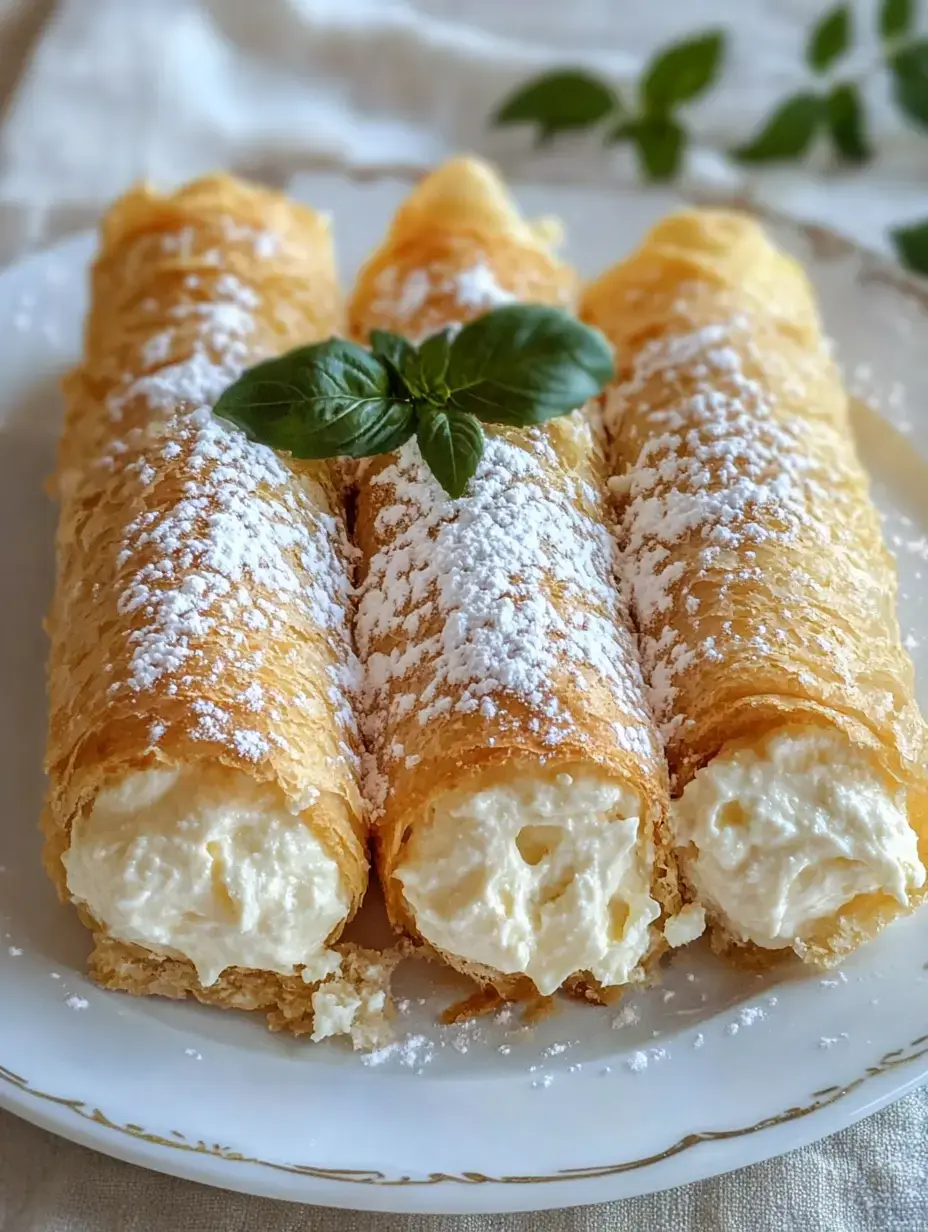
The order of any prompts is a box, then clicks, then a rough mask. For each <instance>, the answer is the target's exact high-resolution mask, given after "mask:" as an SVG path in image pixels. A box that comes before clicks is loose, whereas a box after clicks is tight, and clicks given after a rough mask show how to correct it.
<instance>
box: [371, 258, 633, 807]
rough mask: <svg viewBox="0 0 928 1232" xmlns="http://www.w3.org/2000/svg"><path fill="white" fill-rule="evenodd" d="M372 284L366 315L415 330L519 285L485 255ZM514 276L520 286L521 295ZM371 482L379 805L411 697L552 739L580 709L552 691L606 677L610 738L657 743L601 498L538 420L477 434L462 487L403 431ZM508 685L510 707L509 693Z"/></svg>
mask: <svg viewBox="0 0 928 1232" xmlns="http://www.w3.org/2000/svg"><path fill="white" fill-rule="evenodd" d="M375 289H376V292H377V296H376V297H375V298H374V300H373V302H372V304H371V306H370V310H369V315H370V318H371V319H372V320H373V319H377V320H378V321H383V322H384V323H385V324H387V325H388V327H389V326H398V327H400V328H403V327H404V326H405V327H406V328H407V332H409V331H408V326H409V324H410V323H411V322H412V319H413V318H414V317H415V318H416V326H417V332H418V334H419V335H420V336H421V334H422V333H423V332H425V333H427V332H431V331H432V330H437V329H440V328H442V327H447V326H449V325H455V324H458V323H459V322H460V321H463V320H469V319H471V318H473V317H474V316H476V315H479V313H480V312H481V311H484V310H486V309H488V308H491V307H493V306H494V305H496V304H500V303H505V302H509V301H511V300H513V299H514V298H515V296H514V295H512V294H511V293H510V292H509V291H508V290H506V289H505V288H503V287H501V286H500V284H499V283H498V282H497V280H496V277H495V274H494V273H493V271H492V270H491V268H490V267H489V265H488V264H487V263H486V262H485V261H484V260H483V259H479V260H477V261H476V262H475V263H474V264H473V265H472V266H470V267H468V268H466V269H465V270H463V271H460V270H450V269H444V268H442V267H441V266H440V265H439V266H437V267H435V268H430V269H428V270H412V271H406V272H402V271H400V270H398V269H397V268H394V267H388V268H387V269H386V270H384V271H382V272H381V273H380V275H379V277H378V280H377V283H376V288H375ZM546 290H547V291H548V293H550V287H546ZM522 291H523V294H522V295H521V296H520V298H524V299H531V298H532V294H531V290H530V289H529V288H522ZM443 297H444V299H445V302H444V304H443V303H442V299H443ZM448 298H450V300H451V307H450V308H449V305H448V303H447V299H448ZM433 302H434V304H435V308H434V310H433V309H432V308H431V307H430V305H432V304H433ZM370 323H371V321H369V322H368V324H370ZM570 422H571V424H572V430H573V431H574V433H575V434H576V441H577V446H578V448H579V449H581V450H582V449H584V448H590V449H591V448H592V440H591V435H590V428H589V425H588V423H587V421H586V420H585V418H584V417H583V413H582V412H575V414H574V416H573V417H572V420H571V421H570ZM369 482H370V483H371V484H372V485H374V486H375V487H376V488H378V489H380V492H379V493H378V496H380V495H381V494H382V495H383V496H384V497H386V498H387V503H386V504H385V505H384V506H383V507H382V508H381V509H380V510H379V512H378V514H377V522H376V527H375V531H376V533H377V541H378V544H379V547H378V550H377V551H376V552H375V553H374V555H373V557H372V559H371V560H370V562H369V565H368V571H367V575H366V577H365V579H364V582H363V585H362V588H361V598H360V604H359V609H358V615H357V623H356V635H357V641H358V649H359V653H360V655H361V658H362V661H363V662H364V665H365V702H364V711H365V715H366V719H365V727H366V731H365V734H366V736H367V738H368V744H369V747H370V748H372V750H373V754H374V755H373V756H372V758H371V759H370V766H369V771H368V774H367V776H366V777H367V784H366V787H367V794H368V797H369V799H370V800H371V802H372V803H373V804H374V806H375V808H380V807H382V805H383V803H384V800H385V797H386V792H387V783H388V779H389V771H390V766H391V764H392V763H393V762H395V761H400V760H402V762H403V764H404V765H405V766H406V767H407V768H410V767H411V766H413V765H415V764H416V762H415V761H413V760H412V759H413V758H415V757H416V755H415V754H414V753H413V752H412V750H410V751H409V752H406V750H405V749H403V747H402V743H401V742H400V741H398V740H397V739H396V727H397V724H398V723H400V722H401V721H403V720H405V719H407V718H408V716H410V715H411V714H412V713H413V711H416V712H417V720H418V723H419V725H420V727H425V726H427V725H428V724H430V723H432V722H434V721H435V720H436V719H440V718H441V717H442V716H452V715H455V714H460V715H464V714H471V713H474V712H479V713H480V714H482V715H483V716H484V717H485V718H486V719H487V720H491V721H494V722H495V723H496V724H497V725H498V726H499V727H500V728H501V729H513V730H514V729H517V728H518V727H519V726H520V724H521V725H523V726H525V727H526V728H527V729H528V730H530V731H531V732H532V734H533V736H534V737H535V738H536V739H541V740H542V741H543V742H545V743H546V744H549V745H550V746H552V748H554V747H556V746H557V745H558V744H559V743H561V742H562V741H564V740H565V739H567V738H569V737H571V736H573V735H575V733H576V731H577V730H578V727H579V726H580V724H581V723H582V721H583V716H582V715H580V714H573V713H568V711H567V710H566V709H565V708H564V705H563V704H562V702H561V700H560V697H561V696H562V694H563V684H564V682H565V680H566V681H569V683H570V684H571V685H573V686H574V687H575V688H576V689H578V690H580V691H588V690H589V689H590V688H591V687H593V686H594V685H595V686H596V687H598V688H601V687H603V686H605V688H607V689H608V690H609V692H610V693H611V700H612V703H613V705H614V714H615V720H616V721H615V722H614V724H613V732H614V738H615V741H616V744H617V746H618V747H620V748H623V749H627V750H630V751H633V752H634V753H636V754H638V755H640V756H642V757H645V758H648V757H651V756H653V755H654V748H653V740H652V734H651V726H650V717H649V715H648V714H647V712H646V709H645V703H644V686H643V681H642V678H641V670H640V665H639V663H638V658H637V654H636V651H635V649H634V647H633V644H632V641H631V636H630V633H629V631H628V627H627V617H626V613H625V609H624V603H623V600H622V599H621V598H620V597H619V595H618V594H617V589H616V586H615V567H616V563H617V550H616V546H615V542H614V539H613V536H612V534H611V532H610V529H609V527H608V526H607V524H606V515H605V510H604V503H603V501H602V499H601V496H600V493H599V492H598V491H596V490H595V489H594V488H593V487H592V486H591V485H590V484H589V483H588V482H586V481H585V480H582V479H581V478H580V477H579V476H577V475H575V474H574V473H572V472H571V471H570V470H569V469H567V468H565V467H564V465H563V463H562V462H561V461H560V458H559V456H558V454H557V452H556V451H555V449H554V448H553V445H552V438H551V436H550V434H549V431H548V430H547V429H538V428H534V429H530V430H527V431H524V432H520V433H519V434H518V435H517V436H516V435H513V436H511V437H507V436H505V435H502V434H500V435H488V438H487V443H486V449H485V452H484V456H483V458H482V460H481V462H480V465H479V467H478V470H477V474H476V476H475V478H474V481H473V482H472V484H471V486H470V489H469V491H468V493H467V494H466V495H465V496H463V497H462V498H460V499H458V500H452V499H450V498H449V497H448V496H447V495H446V493H445V492H444V491H443V489H442V488H441V486H440V485H439V484H438V483H437V481H436V480H435V478H434V477H433V476H432V474H431V472H430V471H429V469H428V468H427V467H426V466H425V464H424V462H423V460H422V457H421V454H420V453H419V448H418V445H417V444H416V442H415V441H414V440H413V441H410V442H408V443H407V444H406V445H404V446H403V448H402V449H401V450H400V451H399V452H398V453H397V454H395V455H394V457H393V460H392V462H391V463H390V465H388V466H386V467H385V468H384V469H383V470H381V471H379V472H377V473H375V474H374V475H372V477H371V478H370V480H369ZM436 616H437V617H438V618H439V619H438V620H436ZM406 683H408V687H404V684H406ZM559 683H560V688H559ZM513 700H515V701H516V702H517V703H518V705H517V706H515V707H513V706H511V705H508V704H507V703H511V702H512V701H513ZM517 713H518V717H516V715H517ZM490 742H491V743H492V738H491V740H490ZM396 750H399V751H398V752H397V751H396Z"/></svg>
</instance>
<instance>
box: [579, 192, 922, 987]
mask: <svg viewBox="0 0 928 1232" xmlns="http://www.w3.org/2000/svg"><path fill="white" fill-rule="evenodd" d="M582 313H583V315H584V317H585V318H586V319H587V320H588V321H590V322H592V323H593V324H595V325H597V326H599V327H600V328H601V329H602V330H603V331H604V332H605V333H606V334H607V336H608V337H609V338H610V340H611V341H612V342H613V344H614V345H615V348H616V353H617V356H618V365H619V369H618V380H617V384H616V386H615V389H614V390H613V391H612V392H611V394H608V395H607V397H606V400H605V420H606V427H607V429H608V434H609V437H610V441H611V445H610V450H611V458H610V460H611V469H612V472H613V474H614V475H615V476H617V479H616V480H615V481H614V488H615V492H616V496H617V499H618V503H619V506H620V519H621V532H622V540H623V548H624V558H623V569H624V571H625V574H626V579H627V583H628V586H629V589H630V593H631V606H632V612H633V615H634V618H635V620H636V623H637V625H638V630H639V635H640V645H641V651H642V657H643V666H644V671H645V676H646V678H647V679H648V681H649V684H650V689H651V698H652V702H653V705H654V708H655V713H656V717H657V719H658V722H659V724H660V727H661V729H662V733H663V735H664V738H665V741H666V746H667V757H668V760H669V766H670V776H671V786H672V791H673V794H674V796H675V797H679V796H681V795H682V793H683V792H684V791H685V789H686V788H687V786H688V785H689V784H690V783H691V781H693V780H694V776H696V775H697V774H698V773H699V772H701V771H703V770H704V768H705V767H708V766H710V765H712V764H714V763H715V759H717V758H718V757H719V755H720V754H721V753H722V752H725V754H726V755H728V754H729V753H731V754H732V755H734V754H737V753H738V752H739V751H741V752H742V753H743V752H744V750H759V749H762V748H767V747H769V746H768V745H766V744H765V743H764V742H765V741H767V740H768V739H769V738H770V737H771V736H772V734H774V733H777V732H785V733H786V734H787V736H788V737H789V735H790V733H795V732H799V733H800V734H801V733H806V735H808V733H809V732H813V733H814V732H815V731H816V730H819V734H820V735H821V731H820V729H824V731H825V732H826V733H831V734H832V737H833V740H835V741H837V743H836V744H833V745H827V744H826V745H823V746H822V747H829V748H831V747H834V748H836V749H837V750H838V751H839V753H840V752H841V750H842V749H844V750H846V756H847V758H849V759H850V761H851V762H853V763H854V764H855V765H857V766H864V767H867V769H866V770H862V771H861V772H860V773H861V774H869V775H870V778H871V779H878V780H879V782H880V783H881V784H882V785H883V786H884V787H885V790H886V792H887V793H889V794H893V793H898V791H899V789H900V788H903V789H904V791H905V805H904V809H903V812H902V813H901V821H900V825H901V828H902V830H903V831H905V834H902V835H901V836H899V841H900V842H902V841H908V843H909V846H910V848H911V850H910V861H909V862H910V865H913V868H912V879H911V883H910V886H909V890H910V892H909V894H908V902H907V903H906V902H905V901H904V899H905V895H904V894H903V895H902V896H901V897H902V899H903V901H900V898H899V897H894V896H892V895H891V894H889V893H887V892H883V891H882V890H876V891H873V892H868V893H860V894H856V895H855V896H854V897H853V898H852V899H851V900H850V901H847V902H845V903H844V904H843V905H842V906H841V907H840V908H839V909H838V910H836V911H832V912H830V913H829V914H826V915H825V916H824V917H822V918H816V919H814V920H813V921H812V922H811V923H810V924H808V926H806V927H804V928H803V929H802V930H801V931H800V932H799V933H798V935H795V936H793V937H791V938H789V937H787V938H783V939H782V940H785V941H788V942H789V943H790V944H791V947H792V948H793V949H795V950H796V951H797V952H798V953H799V954H800V955H801V956H802V957H803V958H805V959H806V960H807V961H812V962H816V963H823V964H828V963H831V962H833V961H835V960H837V959H840V958H841V957H842V956H843V955H845V954H846V953H848V952H849V951H850V950H851V949H853V948H854V947H856V946H857V945H859V944H860V942H861V941H863V940H865V939H867V938H869V937H872V936H873V935H874V934H875V933H876V932H877V931H878V930H879V929H880V928H881V927H882V926H883V925H885V924H886V923H887V922H888V921H890V920H891V919H893V917H895V916H896V915H898V914H899V913H900V912H901V911H903V910H905V909H906V907H907V906H911V905H913V904H914V903H916V902H917V901H919V899H920V898H921V897H923V895H924V889H923V888H920V887H919V885H918V868H917V863H918V857H917V855H916V852H918V851H919V848H918V847H917V846H916V844H915V843H914V842H913V841H912V836H911V834H910V833H909V832H908V830H907V827H906V818H907V823H908V826H910V827H911V829H912V830H914V832H915V835H916V836H917V839H918V844H919V845H920V857H921V861H922V862H924V860H925V859H926V857H928V796H926V779H925V774H924V771H923V763H924V757H925V726H924V724H923V721H922V718H921V715H920V713H919V710H918V706H917V704H916V701H915V696H914V682H913V671H912V664H911V663H910V661H909V658H908V656H907V655H906V654H905V652H904V651H903V649H902V646H901V644H900V635H899V627H898V623H897V619H896V591H897V582H896V573H895V568H894V564H893V561H892V558H891V557H890V555H889V553H888V552H887V550H886V548H885V547H884V545H883V541H882V538H881V531H880V520H879V516H878V514H877V511H876V509H875V508H874V506H873V504H872V503H871V500H870V497H869V493H868V484H867V479H866V476H865V473H864V470H863V468H862V466H861V464H860V461H859V460H858V457H857V454H856V451H855V447H854V441H853V438H852V434H851V429H850V424H849V421H848V413H847V397H846V394H845V392H844V390H843V388H842V386H841V382H840V379H839V375H838V372H837V369H836V367H835V364H834V362H833V360H832V358H831V356H830V353H829V350H828V348H827V346H826V343H825V340H824V338H823V335H822V331H821V327H820V324H819V320H818V314H817V311H816V307H815V303H814V300H813V295H812V291H811V288H810V286H809V283H808V281H807V279H806V277H805V275H804V274H803V272H802V270H801V269H800V268H799V266H798V265H797V264H796V263H795V262H794V261H792V260H791V259H790V258H789V257H787V256H785V255H784V254H782V253H781V252H779V251H777V249H776V248H775V247H774V246H773V245H772V244H771V243H770V241H769V240H768V239H767V237H766V236H765V235H764V233H763V231H762V229H761V228H760V226H759V225H758V224H757V223H756V222H754V221H753V220H751V219H749V218H747V217H744V216H741V215H739V214H735V213H726V212H721V211H711V210H693V211H688V212H685V213H681V214H678V215H675V216H673V217H671V218H668V219H666V220H665V221H664V222H662V223H661V224H660V225H659V226H657V227H656V228H655V229H654V230H653V231H652V232H651V234H650V235H649V236H648V237H647V238H646V239H645V241H644V243H643V244H642V246H641V247H640V248H639V249H638V251H637V252H635V253H634V254H633V255H632V256H631V257H630V258H629V259H628V260H626V261H624V262H622V263H620V264H619V265H617V266H615V267H614V268H613V269H611V270H609V271H608V272H607V273H606V274H604V275H602V277H600V278H599V279H598V280H597V281H596V282H595V283H594V284H593V285H592V286H591V287H590V288H589V289H588V290H587V292H586V295H585V297H584V300H583V304H582ZM803 738H805V737H803ZM796 747H798V746H796ZM842 756H843V754H842ZM746 757H747V760H746V761H745V762H743V763H742V764H744V765H748V764H750V765H754V766H755V770H756V771H757V772H759V770H758V769H757V767H758V763H756V762H753V761H751V754H750V753H748V754H747V755H746ZM849 764H850V763H849ZM761 769H762V767H761ZM841 774H842V771H841V769H840V767H839V766H836V767H835V769H834V771H833V776H835V777H837V778H839V779H840V777H841ZM820 780H821V782H822V784H823V786H822V789H821V791H822V799H823V800H824V799H825V796H826V795H828V793H829V792H831V791H832V788H831V787H830V786H829V785H828V784H827V772H826V773H825V774H822V775H820ZM868 781H869V780H868ZM794 786H795V785H794ZM841 786H842V785H841V783H839V784H838V788H837V789H838V790H840V788H841ZM801 787H802V785H801V783H800V784H799V785H798V787H796V790H801ZM791 790H792V788H791ZM868 790H871V792H872V791H875V790H876V789H875V787H874V786H873V784H872V783H871V785H870V787H869V788H868ZM893 798H896V795H894V796H893ZM899 798H901V797H899ZM768 799H769V793H768ZM814 804H815V802H814V801H813V802H812V803H810V807H809V810H807V812H808V813H811V811H812V809H813V805H814ZM676 807H677V806H676V805H674V808H675V809H676ZM823 807H824V805H823ZM749 811H750V810H749ZM866 814H867V810H866V809H864V810H863V815H866ZM749 820H750V819H749V818H748V817H747V816H746V815H745V812H744V810H741V812H739V811H738V809H737V808H734V811H732V812H730V813H729V815H728V817H727V819H726V818H723V820H722V823H721V824H722V825H731V826H734V827H736V828H737V827H739V826H740V827H745V826H746V825H747V823H748V821H749ZM799 820H800V823H801V824H805V822H804V821H803V819H802V817H800V819H799ZM821 824H823V825H824V826H825V830H826V831H827V829H828V825H827V824H826V823H824V822H823V823H821ZM865 824H866V823H864V822H861V821H860V819H859V818H858V819H857V821H855V825H856V826H857V828H858V831H859V830H860V829H862V828H865ZM873 825H874V827H875V826H876V821H875V820H874V822H873ZM906 835H908V839H907V840H906ZM730 837H731V836H730V834H729V836H728V839H725V840H724V841H729V840H730ZM863 837H864V839H865V838H866V835H865V834H864V836H863ZM828 840H829V835H828V834H827V833H824V834H820V835H819V836H818V837H817V838H816V841H821V842H827V841H828ZM719 841H720V842H721V841H722V839H720V840H719ZM778 841H781V842H783V843H784V850H787V846H786V844H787V839H786V838H785V837H784V836H783V835H782V834H781V836H780V839H779V840H778ZM854 841H855V842H857V843H858V844H859V843H860V842H861V841H862V840H861V837H860V834H859V832H858V834H857V837H856V838H855V839H854ZM850 843H851V840H850V839H848V844H849V845H848V847H847V854H848V856H850V857H853V856H854V848H853V847H852V846H851V845H850ZM760 854H761V856H762V855H763V853H760ZM801 854H802V853H801V852H800V853H798V855H797V859H798V858H799V857H800V856H801ZM842 858H843V857H841V856H840V855H839V856H838V858H837V859H836V860H834V861H833V864H832V866H831V874H832V875H834V876H843V875H849V873H850V872H853V871H854V870H853V869H852V868H851V864H852V863H853V860H851V861H850V862H845V867H844V868H843V870H842V868H841V861H842ZM799 867H800V865H799V864H798V863H797V864H796V868H797V869H798V868H799ZM762 869H763V863H762V861H761V863H759V864H757V865H756V867H755V870H754V871H755V873H756V874H757V877H758V881H757V883H756V884H755V887H754V891H753V892H755V893H756V894H759V893H761V892H762V891H763V890H764V889H765V887H764V885H763V880H762ZM820 871H821V870H818V871H817V870H816V869H815V868H814V867H813V866H811V865H810V867H809V869H808V870H807V871H806V872H805V873H803V874H802V875H803V876H808V877H810V878H812V877H814V876H817V875H818V874H819V872H820ZM858 871H859V870H858ZM732 876H734V877H737V876H738V874H737V873H732ZM849 884H850V883H849ZM814 885H815V883H814V882H812V881H810V883H809V887H810V889H809V890H807V892H811V891H814ZM801 890H802V886H799V887H798V889H797V892H799V891H801ZM709 916H710V923H711V924H712V927H713V935H714V940H715V943H716V944H717V945H718V946H720V947H721V948H723V949H726V948H729V947H730V946H732V945H734V943H735V942H736V941H740V940H743V937H738V936H737V930H735V929H734V928H733V926H732V921H731V920H730V919H727V918H726V917H725V914H724V912H721V911H719V910H713V909H712V908H711V906H710V910H709ZM761 944H763V943H761ZM772 952H773V951H772V950H764V951H763V953H761V952H760V951H759V950H757V949H754V948H753V947H752V946H747V947H746V948H744V949H741V950H739V956H740V957H742V958H745V959H750V960H754V959H757V958H764V957H769V956H770V955H771V953H772Z"/></svg>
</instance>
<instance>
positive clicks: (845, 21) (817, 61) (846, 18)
mask: <svg viewBox="0 0 928 1232" xmlns="http://www.w3.org/2000/svg"><path fill="white" fill-rule="evenodd" d="M850 43H851V10H850V9H849V8H848V6H847V5H846V4H839V5H837V6H836V7H835V8H833V9H830V10H829V11H828V12H827V13H826V14H825V15H824V17H823V18H822V19H821V21H819V22H817V23H816V25H815V26H814V27H813V29H812V33H811V35H810V36H809V44H808V46H807V47H806V62H807V63H808V65H809V68H811V69H812V70H813V72H816V73H824V72H825V70H826V69H827V68H830V66H831V65H832V64H834V62H835V60H837V59H838V57H839V56H843V55H844V53H845V52H846V51H847V49H848V47H849V46H850Z"/></svg>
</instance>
